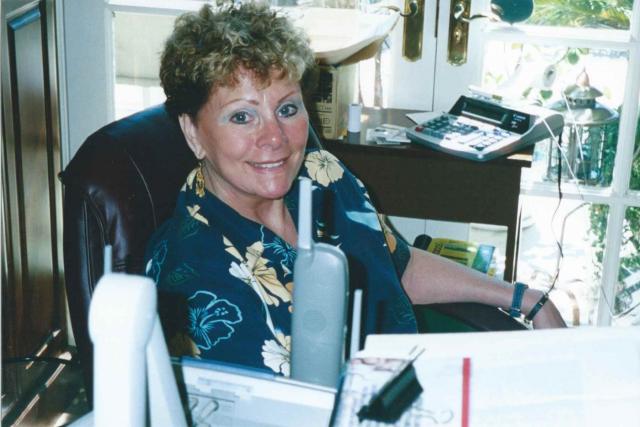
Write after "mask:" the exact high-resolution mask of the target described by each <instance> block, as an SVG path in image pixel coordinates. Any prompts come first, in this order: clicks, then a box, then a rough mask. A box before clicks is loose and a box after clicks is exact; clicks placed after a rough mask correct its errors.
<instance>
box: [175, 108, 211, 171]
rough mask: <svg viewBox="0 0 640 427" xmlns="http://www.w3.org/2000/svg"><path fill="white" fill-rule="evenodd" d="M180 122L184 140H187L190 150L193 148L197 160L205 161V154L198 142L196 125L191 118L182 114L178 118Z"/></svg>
mask: <svg viewBox="0 0 640 427" xmlns="http://www.w3.org/2000/svg"><path fill="white" fill-rule="evenodd" d="M178 122H180V128H181V129H182V133H183V134H184V138H185V139H186V140H187V144H188V145H189V148H191V151H193V154H194V155H195V156H196V159H198V160H202V159H204V156H205V152H204V149H203V148H202V145H201V144H200V141H199V140H198V132H197V129H196V124H195V123H194V122H193V119H192V118H191V116H190V115H188V114H180V115H179V116H178Z"/></svg>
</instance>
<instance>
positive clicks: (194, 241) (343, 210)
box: [146, 149, 417, 376]
mask: <svg viewBox="0 0 640 427" xmlns="http://www.w3.org/2000/svg"><path fill="white" fill-rule="evenodd" d="M299 176H306V177H309V178H311V179H312V181H313V185H314V187H316V190H315V191H314V192H313V218H314V224H313V228H314V235H315V236H316V240H317V241H323V242H325V243H330V244H333V245H335V246H338V247H340V249H341V250H342V251H343V252H344V253H345V255H346V256H347V259H348V261H349V281H350V289H351V290H352V291H353V290H354V289H357V288H361V289H364V292H363V294H364V303H363V310H364V313H365V314H364V319H363V329H364V333H365V334H371V333H405V332H415V331H416V329H417V328H416V321H415V317H414V315H413V310H412V307H411V304H410V302H409V299H408V298H407V296H406V294H405V292H404V290H403V289H402V286H401V284H400V280H399V277H400V276H401V275H402V272H403V271H404V268H405V267H406V263H407V262H408V258H409V250H408V247H407V246H406V243H403V241H402V240H401V239H396V238H395V236H394V235H393V234H392V233H390V232H389V230H388V229H387V228H385V229H383V228H382V226H381V222H380V219H379V216H378V214H377V213H376V211H375V209H374V208H373V206H372V205H371V202H370V200H369V197H368V195H367V193H366V191H365V189H364V186H363V185H362V183H361V182H360V181H359V180H358V179H357V178H355V177H354V176H353V175H352V174H351V173H350V172H349V171H347V170H346V169H345V168H344V166H343V165H342V164H341V163H340V162H339V161H338V159H336V158H335V157H334V156H333V155H332V154H330V153H329V152H327V151H322V150H317V149H314V150H310V151H308V152H307V153H306V157H305V161H304V164H303V166H302V168H301V171H300V173H299ZM298 191H299V189H298V181H297V180H296V181H295V182H294V184H293V185H292V188H291V190H290V191H289V193H288V194H287V195H286V196H285V203H286V206H287V208H288V209H289V211H290V213H291V216H292V218H293V220H294V222H295V223H296V224H297V222H298V220H297V217H298V209H297V205H298ZM295 258H296V250H295V248H294V247H292V246H290V245H289V244H288V243H287V242H285V241H284V240H283V239H281V238H280V237H278V236H277V235H276V234H274V233H273V232H272V231H271V230H269V229H268V228H267V227H265V226H263V225H261V224H258V223H255V222H253V221H251V220H249V219H247V218H244V217H243V216H241V215H240V214H238V213H237V212H236V211H234V210H233V209H232V208H231V207H229V206H228V205H226V204H225V203H223V202H222V201H221V200H219V199H218V198H217V197H216V196H215V195H213V194H211V193H210V192H208V191H207V190H206V189H205V188H204V180H203V179H202V173H201V172H200V169H199V168H196V169H195V170H194V171H192V172H191V174H190V175H189V177H188V178H187V181H186V183H185V185H184V186H183V188H182V189H181V191H180V194H179V196H178V200H177V205H176V209H175V212H174V215H173V217H172V218H171V219H170V220H169V221H167V222H166V223H164V224H163V225H162V226H161V227H160V228H159V229H158V230H157V231H156V233H155V234H154V235H153V237H152V239H151V241H150V243H149V246H148V250H147V260H148V261H147V270H146V272H147V275H148V276H149V277H151V278H153V279H154V280H155V281H156V283H157V286H158V310H159V313H160V318H161V321H162V325H163V329H164V331H165V336H166V337H167V340H168V344H169V349H170V352H171V353H172V354H173V355H191V356H196V357H202V358H207V359H214V360H220V361H225V362H231V363H238V364H242V365H248V366H252V367H256V368H260V369H267V370H269V371H273V372H276V373H278V374H282V375H287V376H288V375H289V353H290V349H291V313H292V310H293V307H292V297H291V296H292V290H293V286H294V284H293V265H294V261H295Z"/></svg>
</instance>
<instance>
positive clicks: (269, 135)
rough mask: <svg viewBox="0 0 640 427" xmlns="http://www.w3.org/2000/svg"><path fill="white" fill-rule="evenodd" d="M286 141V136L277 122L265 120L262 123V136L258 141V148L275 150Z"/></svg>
mask: <svg viewBox="0 0 640 427" xmlns="http://www.w3.org/2000/svg"><path fill="white" fill-rule="evenodd" d="M286 140H287V136H286V134H285V132H284V129H283V128H282V124H281V123H280V122H278V120H267V121H265V122H264V127H263V129H262V134H261V135H260V138H259V139H258V145H259V146H260V147H272V148H277V147H279V146H280V145H282V144H283V143H284V142H285V141H286Z"/></svg>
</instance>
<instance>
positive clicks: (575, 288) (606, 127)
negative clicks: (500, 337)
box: [481, 0, 640, 325]
mask: <svg viewBox="0 0 640 427" xmlns="http://www.w3.org/2000/svg"><path fill="white" fill-rule="evenodd" d="M633 3H634V2H632V1H631V0H628V1H581V0H580V1H567V0H542V1H536V2H535V11H534V14H533V15H532V17H531V18H529V20H528V21H527V22H525V23H524V24H522V25H520V24H519V25H517V26H516V28H510V27H507V26H504V25H489V26H487V27H486V29H485V32H484V50H483V55H484V61H483V68H482V78H481V85H482V86H483V88H484V89H486V90H488V91H493V92H499V93H500V94H501V95H503V96H505V97H506V98H510V99H513V100H518V101H520V102H522V101H524V102H529V103H536V104H539V105H543V106H546V107H549V108H553V109H556V110H558V111H561V112H562V113H563V115H564V116H565V129H564V132H563V141H562V146H561V147H559V146H557V144H556V143H555V142H553V141H546V142H545V143H540V144H537V146H536V149H535V152H534V163H533V167H532V168H531V169H530V170H527V171H525V173H524V178H523V181H522V195H523V218H524V221H523V224H524V226H525V227H523V229H522V233H521V246H520V257H519V269H518V280H521V281H524V282H528V283H531V284H533V285H535V286H538V287H540V288H543V289H544V288H549V287H550V286H551V284H552V283H554V280H555V276H556V273H557V272H559V274H558V277H557V280H556V281H555V288H554V289H556V290H555V291H554V292H553V293H552V298H553V299H554V301H556V302H557V304H558V306H559V307H560V308H561V309H562V311H563V315H564V317H565V320H567V322H568V323H570V324H576V325H577V324H582V325H584V324H600V325H606V324H610V323H614V324H636V325H637V324H640V319H639V317H638V316H639V315H640V312H639V309H638V307H639V306H640V304H639V303H640V284H638V283H640V277H639V275H640V267H639V264H640V257H639V254H640V242H639V241H638V239H637V238H636V237H635V235H634V234H637V230H639V229H640V224H639V223H638V207H639V206H640V197H638V192H637V190H638V189H639V188H640V184H639V183H638V176H639V174H638V170H639V169H640V158H639V156H638V147H639V146H640V143H639V138H638V132H640V130H639V128H638V100H639V99H640V98H639V95H638V92H639V83H638V76H640V57H639V55H640V46H639V45H638V32H639V31H640V28H638V25H637V23H638V22H639V21H640V20H638V19H637V18H636V19H635V20H633V19H631V18H632V14H635V15H633V16H635V17H638V16H639V13H640V10H638V9H640V4H639V3H640V2H638V1H636V2H635V4H633ZM632 6H633V8H635V10H632ZM632 22H633V23H636V26H633V25H631V24H630V23H632ZM549 26H552V27H553V29H550V28H549ZM632 35H633V37H632ZM572 88H573V90H574V92H572ZM575 91H581V92H580V93H581V95H580V96H583V95H585V94H586V93H588V94H589V97H591V98H593V99H592V100H591V104H589V105H586V106H585V105H582V104H579V103H577V101H576V100H574V99H573V98H572V95H571V94H572V93H575ZM559 166H560V169H558V167H559ZM558 180H560V183H559V184H560V186H558ZM558 187H559V188H560V190H558ZM559 191H561V192H562V198H563V199H562V201H561V202H559ZM527 225H528V227H527ZM632 230H635V233H634V232H633V231H632ZM532 239H533V241H532ZM561 253H562V255H563V256H562V255H561ZM554 294H555V295H554Z"/></svg>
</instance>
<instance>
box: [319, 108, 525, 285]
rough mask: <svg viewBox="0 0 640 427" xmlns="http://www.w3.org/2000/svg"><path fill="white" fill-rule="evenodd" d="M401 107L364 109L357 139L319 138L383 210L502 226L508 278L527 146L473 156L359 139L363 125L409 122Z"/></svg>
mask: <svg viewBox="0 0 640 427" xmlns="http://www.w3.org/2000/svg"><path fill="white" fill-rule="evenodd" d="M405 113H407V111H406V110H392V109H364V111H363V115H362V119H363V120H362V123H363V124H362V132H361V135H360V141H351V142H346V141H324V142H323V144H324V146H325V148H326V149H327V150H328V151H330V152H332V153H333V154H334V155H336V156H337V157H338V158H339V159H340V160H342V161H343V162H344V163H345V165H346V166H347V167H348V168H349V169H350V170H351V171H352V172H353V173H354V174H355V175H356V176H358V177H359V178H360V179H361V180H362V181H363V182H364V183H365V185H366V186H367V188H368V190H369V192H370V194H371V197H372V198H373V200H374V204H375V206H376V207H377V208H378V209H379V210H380V212H383V213H385V214H387V215H395V216H404V217H412V218H425V219H436V220H444V221H457V222H465V223H470V222H475V223H481V224H495V225H503V226H506V227H507V247H506V254H505V255H506V262H505V264H506V265H505V270H504V279H505V280H507V281H513V279H514V278H515V273H516V263H517V258H518V244H517V243H518V233H519V228H520V227H519V224H520V200H519V197H520V175H521V168H523V167H530V166H531V160H532V156H531V154H532V152H533V149H528V150H526V151H523V152H521V153H518V154H514V155H512V156H510V157H508V158H500V159H495V160H492V161H489V162H484V163H481V162H474V161H470V160H464V159H460V158H457V157H453V156H450V155H447V154H444V153H440V152H437V151H434V150H430V149H428V148H425V147H422V146H420V145H417V144H413V143H412V144H406V145H399V146H380V145H376V144H372V143H367V142H366V141H365V134H366V129H367V127H372V126H377V125H379V124H381V123H393V124H397V125H401V126H410V125H412V124H413V123H412V122H411V121H410V120H409V119H407V118H406V116H405Z"/></svg>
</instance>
